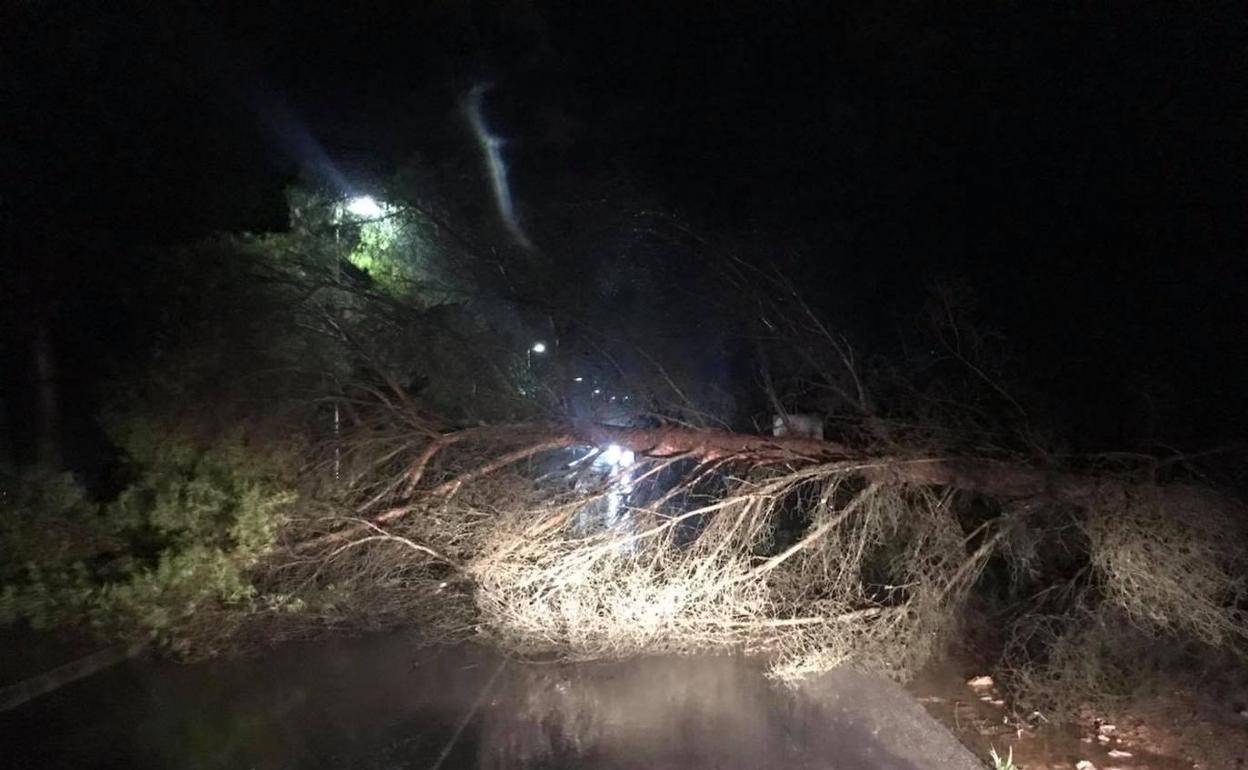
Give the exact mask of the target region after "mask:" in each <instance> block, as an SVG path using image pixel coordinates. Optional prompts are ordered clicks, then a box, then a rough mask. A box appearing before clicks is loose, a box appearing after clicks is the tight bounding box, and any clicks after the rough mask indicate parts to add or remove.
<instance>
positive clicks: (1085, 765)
mask: <svg viewBox="0 0 1248 770" xmlns="http://www.w3.org/2000/svg"><path fill="white" fill-rule="evenodd" d="M1075 770H1096V765H1094V764H1092V763H1091V762H1089V761H1088V760H1086V759H1081V760H1079V761H1078V762H1076V763H1075Z"/></svg>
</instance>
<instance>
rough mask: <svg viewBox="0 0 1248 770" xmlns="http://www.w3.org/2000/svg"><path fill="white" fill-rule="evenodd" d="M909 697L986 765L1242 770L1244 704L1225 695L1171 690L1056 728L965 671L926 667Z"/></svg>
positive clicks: (1039, 769)
mask: <svg viewBox="0 0 1248 770" xmlns="http://www.w3.org/2000/svg"><path fill="white" fill-rule="evenodd" d="M908 689H909V690H910V692H911V693H912V694H913V695H914V696H915V698H917V699H918V701H919V702H920V703H922V704H923V706H924V707H925V708H926V709H927V710H928V712H929V713H930V714H932V716H934V717H936V718H937V719H939V720H940V721H941V722H943V723H944V724H945V725H946V726H947V727H948V728H949V729H950V730H951V731H953V733H954V735H955V736H957V737H958V739H959V740H961V741H962V743H963V744H964V745H966V746H967V747H968V748H970V749H971V750H972V751H974V752H975V753H976V754H977V755H979V756H980V757H982V758H983V759H984V760H985V762H988V759H989V756H990V752H991V751H992V750H993V749H995V750H996V751H997V752H998V754H1000V755H1001V756H1003V757H1004V756H1007V755H1008V754H1009V752H1011V751H1012V752H1013V759H1014V766H1015V767H1017V768H1019V770H1075V769H1076V768H1077V769H1078V770H1093V769H1095V770H1113V769H1114V768H1117V769H1118V770H1239V769H1240V768H1245V769H1248V699H1241V698H1238V697H1237V696H1236V694H1234V693H1232V692H1230V691H1229V690H1228V688H1227V687H1218V686H1201V687H1199V688H1181V689H1173V690H1170V691H1168V692H1165V693H1162V694H1153V695H1149V696H1142V697H1137V698H1133V699H1129V700H1127V701H1124V702H1123V703H1122V704H1121V705H1120V706H1117V707H1115V708H1113V709H1107V710H1104V711H1099V712H1098V711H1096V710H1093V709H1092V708H1089V707H1084V708H1081V709H1079V711H1078V713H1077V716H1075V717H1074V718H1073V719H1070V720H1067V721H1064V722H1061V723H1055V722H1050V721H1048V720H1047V719H1046V718H1045V715H1043V714H1037V713H1034V712H1033V713H1030V714H1024V713H1019V712H1018V710H1016V709H1015V708H1014V707H1013V705H1012V704H1011V703H1010V702H1008V700H1007V699H1006V697H1005V695H1004V694H1003V693H1002V691H1001V688H1000V687H999V686H998V685H997V684H996V683H995V682H992V681H991V678H990V677H986V676H984V671H983V670H976V667H975V666H973V665H971V664H967V663H959V662H957V661H945V662H943V663H940V664H933V665H930V666H929V667H928V668H927V669H926V670H924V671H923V672H922V673H921V674H920V675H919V676H918V677H916V679H915V680H914V681H913V682H911V683H910V685H909V686H908ZM1085 763H1086V764H1085ZM989 766H991V764H989Z"/></svg>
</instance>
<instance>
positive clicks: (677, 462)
mask: <svg viewBox="0 0 1248 770" xmlns="http://www.w3.org/2000/svg"><path fill="white" fill-rule="evenodd" d="M392 416H393V415H392ZM381 424H382V423H380V422H376V421H374V422H371V423H367V422H362V423H361V428H362V430H361V433H359V434H357V435H356V436H355V438H354V439H353V440H352V441H351V442H348V444H346V445H344V447H342V448H341V450H340V451H341V454H340V458H342V459H343V461H344V462H346V463H347V464H348V465H349V466H350V467H351V468H352V469H353V470H352V472H351V474H350V475H349V477H348V478H347V479H346V480H345V489H346V490H347V491H346V494H345V495H344V502H345V501H349V504H350V506H351V510H352V514H351V515H350V516H341V515H333V516H328V517H313V518H305V519H302V520H298V521H295V522H292V526H291V528H290V529H289V531H288V532H287V533H286V540H285V545H284V547H283V548H282V550H281V551H280V552H278V553H277V554H275V555H274V556H273V558H272V561H271V562H270V565H271V569H270V572H269V573H268V574H269V578H274V577H276V576H280V577H281V579H280V580H277V581H275V582H273V583H272V584H271V585H270V586H269V590H270V591H278V592H282V593H283V594H285V593H300V595H301V596H302V597H304V598H305V599H306V601H307V602H308V607H309V609H310V615H311V616H312V617H321V618H324V619H326V620H327V621H330V622H332V623H334V624H345V623H358V622H359V618H360V617H363V616H367V617H370V618H372V619H374V620H376V621H378V622H383V621H394V622H403V621H411V620H416V621H417V622H427V623H429V624H430V625H431V626H433V627H436V628H437V629H438V630H439V631H441V632H442V633H443V634H446V635H452V636H455V635H465V634H468V635H478V636H485V637H488V638H491V639H493V640H495V641H496V642H497V643H499V644H501V645H503V646H504V647H506V648H508V649H512V650H514V651H518V652H522V653H531V654H537V653H540V654H554V655H556V656H558V657H563V658H569V659H586V658H599V657H615V656H621V655H630V654H636V653H641V652H652V651H662V650H666V651H680V652H687V651H692V650H698V649H706V648H722V647H735V648H745V649H748V650H752V651H756V652H761V653H765V654H767V655H770V656H771V659H772V672H773V674H774V675H776V676H777V677H780V678H784V679H793V678H799V677H802V676H804V675H807V674H810V673H814V672H819V671H823V670H826V669H828V668H831V667H833V666H836V665H840V664H843V663H847V662H848V663H853V664H855V665H859V666H862V667H866V668H870V669H873V670H877V671H883V672H887V673H890V674H893V675H896V676H899V677H903V678H904V677H905V676H908V675H909V674H911V673H913V672H914V671H915V669H916V668H917V667H919V666H921V665H922V664H923V663H924V662H925V661H926V660H927V659H928V657H929V656H930V654H931V653H932V652H933V651H934V650H936V649H937V647H938V645H939V644H941V643H942V642H943V641H944V640H946V639H947V638H948V637H949V635H950V633H951V632H953V631H954V630H956V629H957V628H958V627H959V623H960V622H961V620H962V619H963V617H964V611H965V609H966V606H967V602H968V599H970V597H971V596H972V594H973V591H974V589H975V588H976V587H977V586H979V587H980V588H981V589H982V588H983V586H984V584H985V583H990V584H993V586H992V587H991V590H998V591H999V590H1003V589H1002V588H1001V586H1002V585H1007V586H1008V591H1009V593H1010V596H1011V597H1015V598H1017V597H1020V596H1022V597H1024V599H1025V600H1018V601H1017V606H1016V607H1015V612H1014V614H1013V616H1012V617H1011V618H1010V621H1009V622H1010V627H1011V629H1012V630H1013V632H1014V633H1015V638H1014V640H1013V641H1014V644H1015V647H1014V650H1015V653H1016V654H1020V657H1019V658H1017V659H1015V660H1013V661H1011V663H1012V665H1016V670H1017V672H1018V674H1019V676H1020V677H1024V676H1026V677H1030V678H1031V681H1033V682H1035V681H1036V678H1037V676H1038V674H1037V672H1038V671H1040V670H1041V669H1042V667H1043V665H1044V664H1046V663H1049V662H1050V661H1051V659H1052V651H1053V650H1054V649H1055V647H1054V639H1053V638H1051V639H1049V640H1048V641H1047V646H1045V647H1044V649H1043V650H1039V649H1036V642H1037V639H1038V638H1039V637H1038V636H1036V635H1035V634H1034V627H1033V626H1031V625H1027V623H1024V622H1023V621H1024V620H1027V621H1028V622H1034V620H1035V618H1037V617H1045V618H1049V619H1051V620H1054V623H1052V624H1050V625H1049V626H1047V627H1046V628H1047V629H1048V631H1050V632H1055V633H1056V637H1055V638H1060V639H1064V640H1067V641H1069V639H1071V638H1072V637H1073V636H1077V635H1079V634H1081V633H1085V632H1086V631H1087V630H1088V628H1090V627H1092V625H1093V624H1092V621H1090V620H1088V618H1096V623H1099V624H1104V625H1107V626H1108V627H1113V626H1114V623H1125V624H1130V625H1131V626H1132V627H1133V628H1134V629H1136V630H1138V631H1140V632H1142V633H1145V634H1151V635H1157V636H1175V637H1181V638H1184V639H1189V640H1194V642H1195V643H1199V644H1206V645H1213V646H1218V647H1223V648H1229V649H1240V648H1241V647H1242V644H1243V642H1244V641H1245V639H1246V637H1248V626H1246V625H1245V623H1244V619H1243V617H1242V615H1241V613H1240V610H1239V607H1240V606H1241V604H1242V600H1243V598H1244V597H1243V593H1242V592H1243V580H1242V576H1243V575H1244V574H1245V571H1244V566H1245V565H1244V563H1243V556H1242V555H1241V553H1240V549H1239V548H1238V544H1239V543H1241V542H1243V539H1242V538H1243V531H1242V528H1243V523H1244V521H1246V520H1248V518H1246V517H1244V515H1243V514H1244V509H1243V506H1242V505H1241V504H1240V503H1239V502H1238V501H1237V500H1235V499H1233V498H1231V497H1228V496H1226V495H1222V494H1219V493H1217V492H1216V491H1213V490H1211V489H1208V488H1206V487H1203V486H1197V485H1192V484H1190V483H1182V482H1180V481H1178V480H1174V479H1166V478H1162V477H1160V476H1159V475H1158V474H1157V473H1156V470H1155V467H1154V466H1153V465H1150V464H1148V463H1144V462H1140V463H1135V464H1133V465H1131V466H1128V467H1121V468H1117V469H1115V470H1112V471H1111V470H1105V469H1097V467H1096V466H1095V463H1093V462H1092V461H1091V459H1087V460H1085V461H1083V465H1084V467H1083V468H1082V469H1073V470H1064V469H1061V468H1056V467H1054V466H1053V464H1038V463H1032V462H1028V461H1026V460H1025V459H1022V458H1020V457H1017V456H1016V457H1013V458H1011V457H1007V456H1003V455H1002V456H986V457H976V456H929V455H924V454H923V453H921V452H920V451H917V450H913V451H910V452H907V451H904V450H898V448H897V447H896V446H893V447H890V449H892V451H890V452H888V453H873V452H871V451H870V449H869V447H850V446H846V445H843V444H838V443H835V442H825V441H817V440H812V439H803V438H796V437H783V438H775V437H769V436H758V435H748V434H740V433H731V432H724V431H713V430H695V429H688V428H676V427H664V428H652V429H630V428H618V427H610V426H603V425H576V424H570V425H558V424H548V425H539V424H520V425H511V426H496V427H474V428H470V429H466V430H461V431H451V432H439V431H437V430H434V429H431V428H430V427H429V426H428V425H427V424H425V423H424V422H422V421H421V420H420V418H418V417H416V416H415V415H414V414H409V415H408V416H407V418H406V421H405V422H404V427H403V429H401V430H392V431H390V432H387V430H385V429H382V428H380V427H379V426H380V425H381ZM608 456H610V457H611V458H612V459H611V462H605V461H604V458H605V457H608ZM621 457H623V458H625V459H626V460H627V462H621V461H620V458H621ZM1073 465H1074V463H1068V466H1073ZM994 565H995V566H994ZM990 568H991V569H993V570H996V571H997V572H1000V573H1001V574H996V573H994V577H993V578H992V579H991V580H981V576H982V575H983V573H984V572H985V570H986V569H990ZM1002 575H1004V577H1002ZM1058 595H1061V596H1064V597H1065V599H1064V600H1063V601H1062V602H1055V601H1054V598H1055V597H1056V596H1058ZM345 597H350V601H349V602H348V601H346V599H345ZM1037 597H1039V598H1037ZM1038 613H1042V614H1038ZM1055 629H1056V631H1054V630H1055ZM1028 633H1031V636H1027V634H1028ZM1023 652H1025V653H1026V654H1025V655H1021V653H1023ZM1028 656H1030V657H1028Z"/></svg>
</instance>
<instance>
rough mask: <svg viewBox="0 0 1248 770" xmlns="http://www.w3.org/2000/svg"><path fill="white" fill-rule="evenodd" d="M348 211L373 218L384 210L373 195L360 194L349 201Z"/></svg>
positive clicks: (355, 214) (358, 215)
mask: <svg viewBox="0 0 1248 770" xmlns="http://www.w3.org/2000/svg"><path fill="white" fill-rule="evenodd" d="M347 211H349V212H350V213H351V214H353V215H354V216H357V217H361V218H363V219H373V218H375V217H379V216H381V215H382V214H383V213H384V212H383V211H382V210H381V206H380V205H379V204H378V203H377V201H376V200H375V199H374V198H373V196H371V195H360V196H357V197H355V198H352V199H351V200H350V201H348V202H347Z"/></svg>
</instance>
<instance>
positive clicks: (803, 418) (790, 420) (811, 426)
mask: <svg viewBox="0 0 1248 770" xmlns="http://www.w3.org/2000/svg"><path fill="white" fill-rule="evenodd" d="M771 435H773V436H775V437H776V438H784V437H786V436H788V437H792V438H813V439H818V440H819V441H823V415H821V414H777V415H775V416H774V417H772V418H771Z"/></svg>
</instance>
